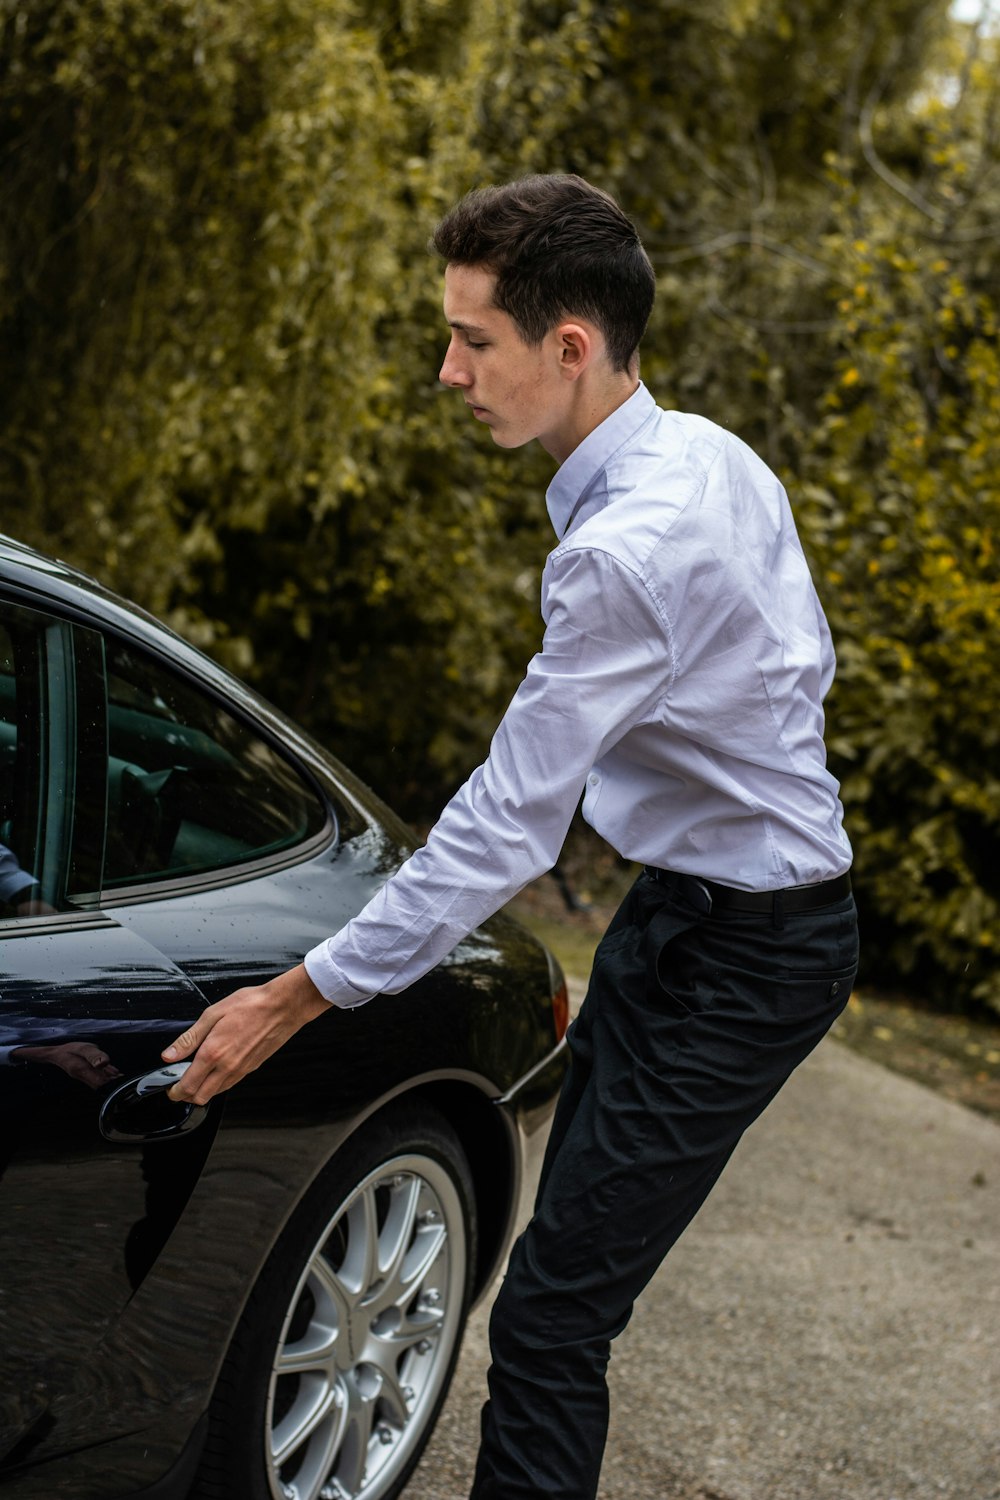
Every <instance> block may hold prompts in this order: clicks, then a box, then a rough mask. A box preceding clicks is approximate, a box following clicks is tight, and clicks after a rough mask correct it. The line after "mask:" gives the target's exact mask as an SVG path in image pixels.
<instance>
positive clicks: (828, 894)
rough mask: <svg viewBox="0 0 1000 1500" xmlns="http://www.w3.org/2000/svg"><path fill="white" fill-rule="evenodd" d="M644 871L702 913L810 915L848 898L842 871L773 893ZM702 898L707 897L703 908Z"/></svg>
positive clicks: (667, 872)
mask: <svg viewBox="0 0 1000 1500" xmlns="http://www.w3.org/2000/svg"><path fill="white" fill-rule="evenodd" d="M645 869H646V874H647V875H649V876H650V877H651V878H652V879H653V880H656V881H658V882H659V883H660V884H661V885H666V886H669V887H671V889H674V890H677V891H679V892H680V894H681V895H682V896H687V897H688V899H689V900H691V901H693V902H694V905H695V906H698V907H700V908H701V910H703V911H713V910H716V909H717V910H719V911H764V912H773V911H775V910H776V909H777V910H779V911H782V912H791V911H814V910H815V909H816V908H817V907H819V906H828V905H829V904H830V903H831V902H832V901H841V900H843V898H844V897H845V896H849V895H850V894H851V877H850V875H849V874H848V873H847V872H846V871H845V872H844V874H843V875H835V876H834V877H833V879H832V880H820V881H818V882H817V884H816V885H786V886H784V887H783V888H782V889H781V890H777V891H739V890H737V889H736V887H735V886H732V885H719V884H718V882H717V881H715V880H702V879H701V877H700V876H698V875H681V874H679V873H678V872H677V871H676V870H658V869H657V868H656V866H655V865H646V867H645ZM705 896H707V897H708V902H707V905H706V903H705V900H704V898H705Z"/></svg>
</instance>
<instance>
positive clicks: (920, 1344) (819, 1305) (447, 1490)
mask: <svg viewBox="0 0 1000 1500" xmlns="http://www.w3.org/2000/svg"><path fill="white" fill-rule="evenodd" d="M998 1189H1000V1127H998V1126H997V1125H995V1124H993V1123H992V1122H990V1121H988V1120H986V1119H984V1118H982V1117H980V1116H978V1115H975V1114H973V1113H971V1112H970V1111H969V1110H966V1109H964V1108H962V1106H960V1105H957V1104H952V1103H950V1102H949V1101H947V1100H945V1099H942V1098H940V1097H939V1096H938V1095H936V1094H933V1093H931V1092H930V1091H929V1090H927V1089H925V1088H923V1087H922V1086H920V1085H919V1084H915V1083H911V1082H909V1081H908V1080H906V1079H903V1078H900V1077H897V1076H896V1075H895V1074H892V1073H889V1072H887V1071H886V1070H885V1069H883V1068H880V1067H879V1066H877V1065H876V1064H874V1063H872V1062H869V1061H867V1060H865V1059H864V1058H861V1057H858V1056H857V1055H855V1054H854V1053H851V1052H849V1051H848V1050H847V1049H846V1048H844V1047H843V1046H842V1045H841V1044H839V1043H837V1042H833V1041H830V1040H827V1041H825V1042H824V1043H823V1044H822V1045H821V1046H820V1048H819V1049H818V1050H817V1052H816V1053H814V1055H813V1056H812V1057H811V1058H810V1059H809V1060H808V1061H807V1062H806V1063H805V1064H804V1065H803V1066H802V1067H801V1068H800V1069H799V1071H798V1072H797V1073H796V1074H795V1076H794V1077H793V1078H792V1079H791V1081H790V1082H789V1083H788V1084H787V1085H786V1087H785V1089H784V1091H783V1092H782V1094H781V1095H779V1097H778V1099H777V1100H776V1101H775V1103H774V1104H772V1106H771V1108H770V1109H769V1110H768V1111H767V1112H766V1114H765V1115H764V1117H763V1118H762V1119H761V1120H760V1121H759V1122H758V1123H757V1124H756V1125H755V1126H754V1127H753V1129H752V1130H751V1131H750V1132H749V1133H748V1134H747V1136H746V1137H745V1138H744V1140H743V1142H742V1143H741V1145H740V1147H739V1149H738V1150H737V1152H736V1155H735V1157H734V1158H733V1160H732V1162H731V1163H730V1165H729V1167H728V1168H727V1171H726V1174H725V1175H724V1177H723V1178H722V1181H721V1182H720V1184H719V1185H718V1187H717V1188H716V1190H715V1193H714V1195H713V1197H712V1198H711V1199H710V1200H709V1202H708V1204H707V1205H706V1207H705V1208H704V1209H703V1210H702V1212H701V1214H700V1216H699V1217H698V1219H697V1220H696V1221H695V1223H694V1224H693V1225H692V1227H691V1228H690V1229H689V1230H688V1231H687V1233H686V1235H685V1236H684V1238H683V1239H682V1240H681V1241H680V1243H679V1244H678V1245H677V1246H676V1247H675V1249H674V1251H673V1252H672V1254H671V1255H670V1257H669V1259H668V1261H667V1262H666V1263H665V1264H664V1266H663V1267H662V1268H661V1270H660V1272H659V1273H658V1275H657V1276H656V1278H655V1279H654V1281H653V1282H652V1283H651V1284H650V1286H649V1287H648V1288H647V1290H646V1292H645V1293H644V1295H643V1297H642V1298H641V1299H640V1301H639V1303H638V1304H637V1307H636V1311H635V1316H634V1318H633V1321H632V1323H631V1325H630V1326H629V1328H628V1329H627V1330H626V1332H625V1333H624V1334H623V1336H622V1337H621V1338H620V1339H619V1341H618V1343H617V1345H616V1346H615V1351H614V1354H613V1358H612V1364H611V1391H612V1425H611V1433H610V1438H609V1443H608V1450H607V1455H606V1459H605V1466H604V1474H603V1481H602V1487H601V1497H602V1500H682V1497H683V1500H931V1497H934V1500H940V1497H942V1496H944V1497H948V1500H998V1497H1000V1192H998ZM486 1316H487V1309H486V1308H484V1307H481V1308H480V1309H479V1310H478V1311H477V1313H476V1315H475V1317H474V1319H473V1321H472V1324H471V1326H470V1329H469V1334H468V1338H467V1342H466V1346H465V1349H464V1351H463V1355H462V1360H461V1364H460V1367H459V1372H458V1376H457V1379H456V1383H455V1386H454V1388H453V1391H452V1395H451V1396H450V1398H449V1402H448V1405H447V1408H446V1410H445V1413H444V1416H443V1418H442V1421H441V1424H440V1426H439V1428H438V1431H437V1433H436V1435H435V1438H434V1441H433V1443H432V1445H431V1447H430V1448H429V1450H428V1452H427V1454H426V1455H425V1458H424V1461H423V1462H422V1464H421V1466H420V1468H419V1469H418V1470H417V1472H416V1474H415V1476H414V1478H413V1480H412V1481H411V1483H410V1485H409V1486H408V1488H407V1492H406V1494H407V1500H459V1497H464V1496H466V1495H467V1494H468V1485H469V1481H470V1478H471V1470H472V1462H473V1457H474V1453H475V1446H476V1430H477V1417H478V1409H479V1405H480V1402H481V1400H482V1394H483V1390H484V1386H485V1369H486V1364H487V1354H486V1336H485V1325H486Z"/></svg>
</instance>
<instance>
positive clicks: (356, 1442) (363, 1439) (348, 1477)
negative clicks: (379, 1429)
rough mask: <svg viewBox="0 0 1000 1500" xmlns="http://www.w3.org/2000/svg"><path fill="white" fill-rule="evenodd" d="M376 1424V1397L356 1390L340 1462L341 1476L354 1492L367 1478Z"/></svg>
mask: <svg viewBox="0 0 1000 1500" xmlns="http://www.w3.org/2000/svg"><path fill="white" fill-rule="evenodd" d="M374 1424H375V1402H374V1400H373V1399H372V1398H371V1397H366V1396H362V1395H360V1394H359V1393H358V1392H357V1391H356V1390H355V1391H353V1392H352V1394H351V1397H350V1402H349V1407H348V1412H347V1424H346V1430H345V1432H344V1436H343V1440H342V1442H341V1445H340V1463H339V1464H338V1465H337V1478H338V1479H339V1480H340V1483H341V1485H342V1486H343V1487H344V1488H345V1489H346V1490H347V1492H348V1494H350V1495H354V1494H356V1493H357V1491H358V1490H360V1488H361V1485H362V1483H363V1481H364V1477H365V1469H366V1467H367V1465H368V1444H369V1442H370V1441H371V1435H372V1428H373V1426H374Z"/></svg>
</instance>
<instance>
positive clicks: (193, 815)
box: [104, 639, 327, 893]
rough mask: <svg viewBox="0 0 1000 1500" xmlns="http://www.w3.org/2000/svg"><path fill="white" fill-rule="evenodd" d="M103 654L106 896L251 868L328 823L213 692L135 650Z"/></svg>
mask: <svg viewBox="0 0 1000 1500" xmlns="http://www.w3.org/2000/svg"><path fill="white" fill-rule="evenodd" d="M105 652H106V671H107V699H108V761H107V804H108V817H107V837H106V847H105V861H104V891H105V893H107V892H108V891H110V890H115V889H121V888H122V887H126V886H135V885H139V884H146V883H148V882H151V881H161V880H173V879H179V878H182V877H186V876H190V875H196V874H205V873H208V872H211V871H215V870H221V869H226V868H228V867H230V866H238V865H241V864H245V863H247V862H248V861H251V860H258V859H261V858H264V857H266V856H269V855H273V854H278V853H281V852H283V851H285V850H290V849H293V848H295V847H296V846H297V845H299V844H302V843H304V842H306V841H307V840H309V839H310V838H312V837H313V836H314V835H316V834H318V833H319V832H320V831H321V830H322V829H323V828H324V827H325V825H326V821H327V812H326V808H325V806H324V804H323V802H322V800H321V798H320V797H319V794H318V793H317V792H316V791H315V790H314V789H313V787H312V786H311V785H310V784H308V783H307V782H306V781H305V780H304V779H303V777H302V776H301V775H300V774H299V773H298V772H297V771H296V770H295V768H294V767H293V766H292V765H291V764H290V763H289V762H288V761H286V760H285V759H284V758H283V757H282V756H281V755H280V754H279V753H278V751H277V750H276V749H275V748H274V747H273V746H272V745H270V744H269V743H268V742H267V741H266V740H264V739H262V738H261V737H260V736H259V735H258V734H256V733H255V732H254V731H253V730H251V729H248V728H247V726H246V725H245V724H243V723H242V722H241V721H240V720H239V719H237V718H236V717H234V715H232V714H231V713H229V712H228V711H227V710H226V709H225V708H223V707H222V706H221V704H219V703H217V702H216V701H215V700H214V699H213V698H212V697H211V696H209V695H208V694H207V693H205V692H203V691H201V690H200V689H199V688H197V687H195V686H194V685H192V684H191V683H189V682H188V681H187V680H186V679H185V678H183V677H181V676H180V675H177V674H175V673H173V672H172V671H170V670H169V668H167V667H165V666H164V665H163V664H162V663H161V662H159V661H158V660H157V659H155V658H154V657H151V656H147V655H146V654H145V653H144V652H143V651H141V650H140V649H138V648H136V647H134V646H132V645H130V644H125V643H124V642H118V641H115V640H112V639H108V640H106V642H105Z"/></svg>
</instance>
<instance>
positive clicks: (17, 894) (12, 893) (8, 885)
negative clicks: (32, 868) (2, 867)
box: [0, 870, 38, 906]
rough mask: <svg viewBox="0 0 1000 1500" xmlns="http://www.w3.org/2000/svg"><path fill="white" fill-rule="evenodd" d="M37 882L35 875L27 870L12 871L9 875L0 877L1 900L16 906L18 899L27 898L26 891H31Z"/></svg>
mask: <svg viewBox="0 0 1000 1500" xmlns="http://www.w3.org/2000/svg"><path fill="white" fill-rule="evenodd" d="M37 884H38V881H37V880H36V879H35V877H34V875H29V874H28V871H27V870H14V871H11V873H10V874H9V875H4V876H2V877H0V902H6V903H7V905H8V906H16V905H17V903H18V901H23V900H24V899H25V896H24V893H25V891H30V890H31V888H32V886H35V885H37Z"/></svg>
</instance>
